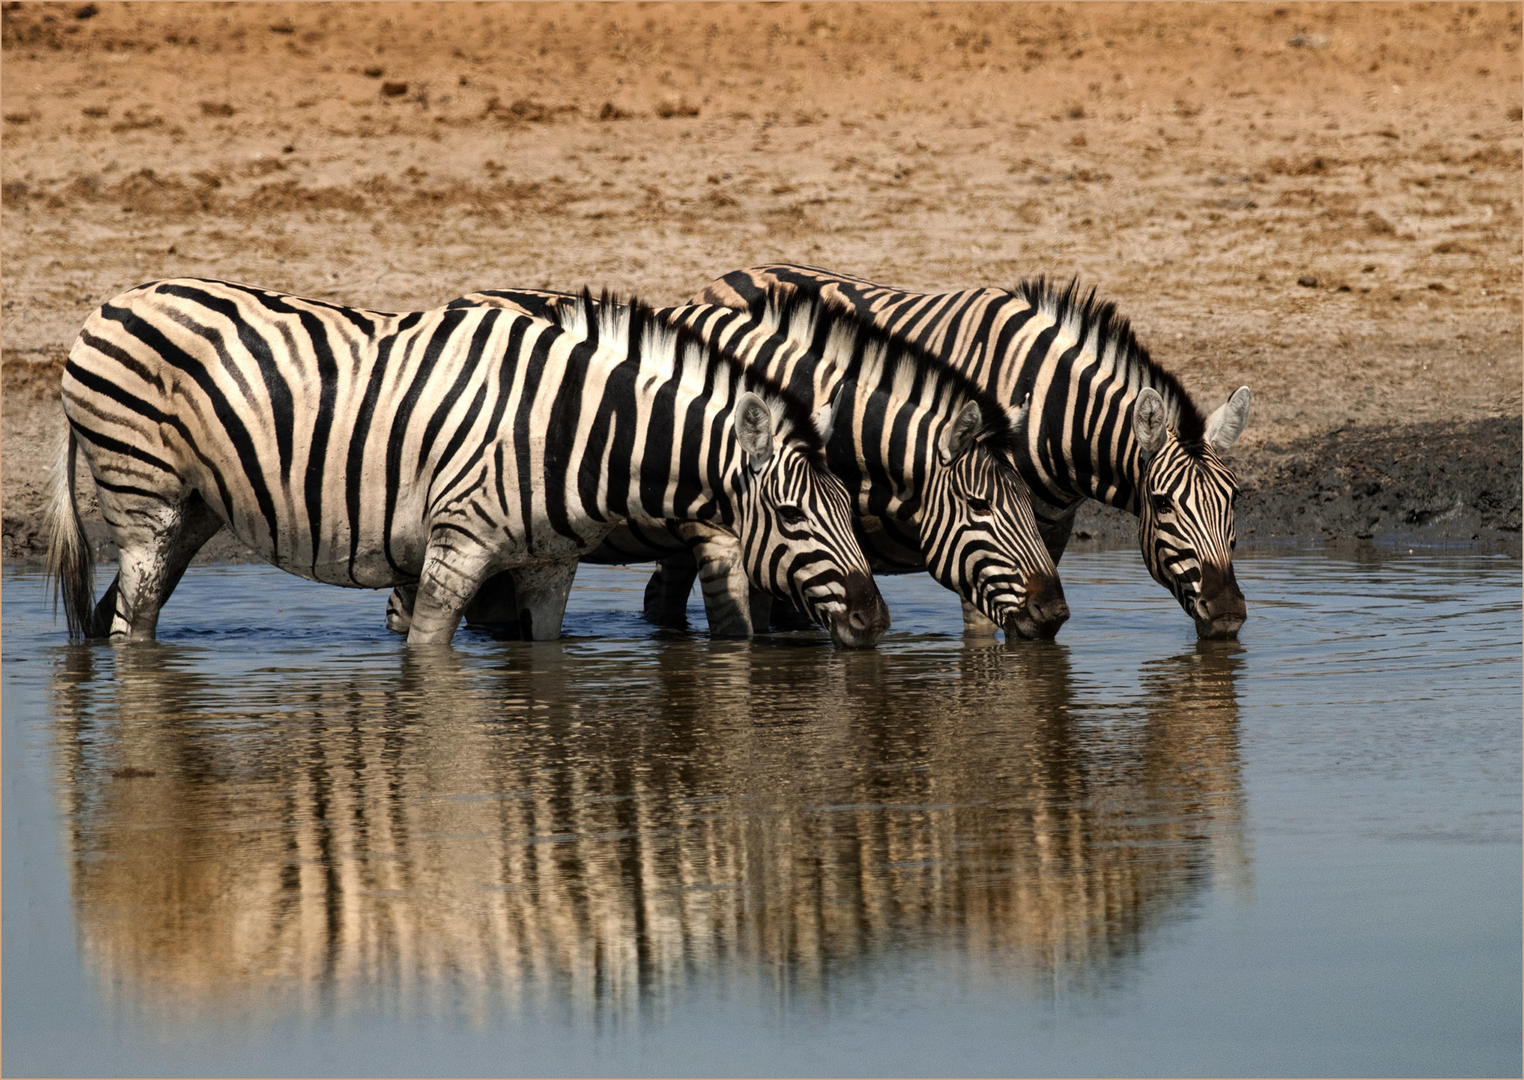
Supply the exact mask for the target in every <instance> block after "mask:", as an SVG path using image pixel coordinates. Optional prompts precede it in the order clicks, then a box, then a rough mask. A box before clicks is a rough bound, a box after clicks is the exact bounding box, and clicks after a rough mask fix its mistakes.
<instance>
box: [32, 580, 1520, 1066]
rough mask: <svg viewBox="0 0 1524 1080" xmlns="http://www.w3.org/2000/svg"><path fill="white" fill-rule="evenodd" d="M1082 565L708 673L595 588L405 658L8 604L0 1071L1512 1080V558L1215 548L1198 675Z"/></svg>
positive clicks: (306, 624)
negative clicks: (1057, 624) (562, 635)
mask: <svg viewBox="0 0 1524 1080" xmlns="http://www.w3.org/2000/svg"><path fill="white" fill-rule="evenodd" d="M1063 569H1064V573H1065V583H1066V589H1067V591H1068V594H1069V599H1070V602H1071V605H1072V607H1073V608H1074V609H1075V611H1076V615H1075V617H1074V619H1073V620H1072V621H1071V622H1070V624H1069V625H1068V626H1066V627H1065V629H1064V631H1063V633H1062V634H1061V635H1060V638H1059V640H1058V641H1057V642H1055V643H1030V642H1029V643H1017V644H1015V645H1012V646H1010V647H1006V646H1003V645H998V644H990V643H972V642H965V641H964V640H963V638H962V636H961V633H960V626H959V619H958V612H957V605H956V603H953V602H950V600H951V597H950V596H948V595H947V594H945V593H943V592H942V591H941V590H940V589H939V588H938V587H937V586H935V585H934V583H932V582H931V581H930V579H929V578H925V577H923V576H915V577H904V578H898V579H890V580H888V581H886V582H884V591H885V595H886V598H887V599H888V600H889V603H890V606H891V609H892V610H893V613H894V619H895V628H894V630H892V631H891V633H890V636H889V637H888V639H887V640H885V641H884V642H883V643H882V645H881V646H880V647H879V648H878V649H876V650H872V651H867V652H858V653H850V652H843V651H838V650H834V649H832V648H831V647H830V646H829V644H828V643H826V642H825V641H824V639H823V638H821V637H818V636H814V635H809V634H804V635H789V636H783V637H780V638H778V639H776V640H770V641H768V640H759V641H757V642H753V643H750V644H746V643H733V642H710V641H708V640H707V639H705V638H704V637H703V636H702V635H701V634H691V635H690V634H681V633H672V632H660V631H655V630H652V629H651V628H649V627H648V626H646V625H645V624H644V623H643V622H642V621H641V620H640V619H639V617H638V614H637V613H638V610H639V598H640V589H641V586H642V584H643V581H644V574H643V572H642V571H640V570H638V569H618V568H615V569H605V570H596V569H590V570H585V571H584V573H583V574H582V576H581V578H580V580H579V588H578V589H577V591H576V593H575V594H574V597H573V604H572V608H571V610H570V613H569V617H568V629H569V636H568V637H567V639H566V640H564V641H562V642H556V643H540V644H524V643H499V642H493V641H491V640H488V639H486V638H483V637H477V636H472V635H463V636H460V637H458V638H457V647H456V648H454V649H452V650H448V651H446V652H443V653H440V652H429V653H428V654H426V655H425V654H421V653H420V654H410V653H409V651H408V650H407V649H406V648H405V647H404V646H403V645H402V644H401V642H400V641H399V640H398V639H396V638H394V637H393V636H392V635H390V634H388V633H387V632H386V631H385V630H384V629H383V628H382V626H381V618H382V611H383V607H384V595H383V594H379V593H359V592H348V591H345V590H339V589H333V588H327V587H323V586H315V585H310V584H308V583H305V582H302V581H299V580H297V579H295V578H292V577H288V576H286V575H283V574H281V573H279V572H277V571H273V570H268V569H266V568H263V567H227V568H206V569H199V570H197V569H193V570H192V572H191V573H190V575H189V576H188V577H187V579H186V581H185V583H184V584H183V585H182V586H181V588H180V590H179V591H178V592H177V593H176V595H175V597H174V598H173V600H172V601H171V603H170V605H169V607H168V608H166V610H165V613H164V617H163V621H162V622H161V639H162V640H161V642H160V643H159V644H156V645H146V646H134V647H129V648H116V649H113V648H111V647H106V646H93V647H84V646H70V645H68V644H66V643H65V641H64V636H63V631H62V628H61V626H60V625H58V624H56V623H55V622H54V621H53V619H52V617H51V612H50V609H49V603H48V601H47V599H46V598H45V597H44V594H43V592H42V589H41V584H40V582H39V580H38V578H37V577H36V576H35V575H27V574H20V573H8V574H7V575H6V577H5V579H4V585H5V594H4V599H5V608H4V627H5V640H4V681H3V693H4V698H3V710H4V716H5V723H4V747H3V749H4V756H3V795H4V867H3V869H4V885H5V890H4V899H5V905H4V978H5V989H6V991H7V993H6V994H5V997H4V1032H3V1035H4V1041H3V1049H4V1061H3V1064H4V1070H5V1072H6V1073H7V1074H8V1075H13V1076H19V1075H37V1074H49V1073H51V1074H64V1075H123V1074H149V1075H166V1076H167V1075H219V1074H221V1075H228V1074H235V1075H236V1074H253V1075H269V1076H278V1075H321V1074H366V1075H388V1074H404V1075H431V1074H432V1075H461V1074H488V1075H512V1074H533V1075H566V1074H571V1075H596V1074H610V1073H613V1074H621V1073H623V1074H668V1075H680V1074H695V1073H697V1074H710V1075H726V1074H732V1075H733V1074H752V1075H755V1074H764V1075H790V1074H809V1075H821V1074H825V1075H863V1074H895V1075H928V1076H930V1075H949V1074H951V1075H965V1076H968V1075H980V1074H1024V1073H1026V1074H1032V1073H1035V1074H1043V1075H1062V1074H1139V1075H1143V1074H1169V1075H1192V1074H1221V1075H1231V1074H1253V1075H1275V1074H1309V1073H1311V1074H1321V1075H1341V1074H1346V1075H1347V1074H1359V1075H1383V1074H1387V1075H1392V1074H1418V1075H1441V1074H1443V1075H1467V1074H1492V1075H1518V1074H1519V1073H1520V1070H1521V1060H1520V1047H1521V1030H1520V1015H1521V1000H1520V976H1521V951H1520V950H1521V945H1520V912H1521V898H1520V881H1521V872H1524V867H1521V859H1520V851H1521V837H1520V803H1521V785H1520V761H1521V746H1520V702H1521V680H1520V671H1521V645H1520V639H1521V617H1520V569H1519V566H1518V564H1517V562H1516V560H1514V559H1511V558H1506V557H1485V556H1471V555H1453V554H1451V555H1442V556H1436V555H1407V556H1403V555H1400V554H1398V553H1396V552H1387V553H1385V554H1382V555H1371V556H1368V557H1365V558H1361V559H1351V558H1348V557H1337V556H1330V555H1327V554H1324V553H1322V552H1304V553H1297V552H1282V553H1261V554H1259V555H1258V557H1250V558H1242V559H1241V560H1240V567H1239V577H1240V580H1241V582H1242V584H1243V586H1244V590H1245V592H1246V593H1247V595H1248V596H1249V598H1250V605H1251V609H1250V610H1251V620H1250V622H1249V623H1248V624H1247V625H1246V626H1245V629H1244V631H1243V634H1242V640H1241V641H1240V642H1237V643H1234V642H1227V643H1204V644H1201V645H1198V644H1197V643H1196V642H1195V641H1194V639H1193V637H1192V632H1191V628H1190V624H1189V621H1188V620H1187V619H1186V618H1185V617H1184V616H1183V615H1182V614H1181V613H1180V612H1179V611H1178V610H1177V609H1175V608H1174V606H1173V605H1172V603H1171V602H1170V601H1169V599H1168V597H1166V596H1165V594H1164V593H1163V591H1162V590H1160V589H1158V588H1157V587H1156V586H1155V585H1153V584H1152V583H1151V582H1149V581H1148V580H1147V579H1146V575H1145V574H1144V573H1143V571H1142V568H1141V565H1140V561H1139V559H1138V557H1137V555H1136V554H1135V553H1132V552H1116V553H1103V554H1098V555H1073V556H1070V557H1069V558H1066V559H1065V560H1064V564H1063ZM611 605H612V607H613V612H612V614H610V613H609V611H608V608H609V607H610V606H611ZM694 613H695V616H697V614H698V611H697V607H696V606H695V608H694Z"/></svg>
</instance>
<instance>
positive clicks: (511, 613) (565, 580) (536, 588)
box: [386, 559, 577, 641]
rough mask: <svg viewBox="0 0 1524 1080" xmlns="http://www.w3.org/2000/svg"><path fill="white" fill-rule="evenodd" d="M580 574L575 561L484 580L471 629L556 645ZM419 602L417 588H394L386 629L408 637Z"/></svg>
mask: <svg viewBox="0 0 1524 1080" xmlns="http://www.w3.org/2000/svg"><path fill="white" fill-rule="evenodd" d="M576 573H577V562H576V560H575V559H572V560H563V561H557V562H554V563H537V564H535V565H533V566H523V567H519V568H517V569H514V570H503V571H500V572H499V573H496V574H494V575H492V576H491V577H490V578H488V579H487V580H486V581H485V582H483V583H482V586H481V588H479V589H477V590H476V594H475V595H474V596H473V597H472V598H471V600H470V602H469V603H467V604H466V607H465V612H464V615H465V621H466V625H468V626H478V627H482V628H484V629H486V630H488V631H490V632H491V633H492V634H493V635H494V636H496V637H499V638H502V639H504V640H509V641H554V640H555V639H556V638H558V637H560V636H561V622H562V620H563V619H564V618H565V616H566V601H567V597H568V596H569V595H570V594H571V587H572V581H573V580H574V578H575V577H576ZM417 602H418V586H417V585H415V584H407V585H398V586H397V587H396V588H394V589H393V590H392V594H391V596H390V597H389V598H388V599H387V601H386V628H387V629H388V630H392V631H395V632H396V633H399V634H406V633H408V632H409V631H410V629H411V628H412V624H413V609H414V607H415V606H416V604H417Z"/></svg>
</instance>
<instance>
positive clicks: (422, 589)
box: [407, 530, 496, 645]
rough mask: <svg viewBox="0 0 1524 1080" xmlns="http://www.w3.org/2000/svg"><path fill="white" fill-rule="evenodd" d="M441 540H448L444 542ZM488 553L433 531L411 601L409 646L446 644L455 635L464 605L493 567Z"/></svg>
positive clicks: (458, 537)
mask: <svg viewBox="0 0 1524 1080" xmlns="http://www.w3.org/2000/svg"><path fill="white" fill-rule="evenodd" d="M442 538H448V542H445V540H444V539H442ZM491 558H492V556H491V554H490V553H489V552H488V551H487V550H486V549H484V548H482V547H480V546H479V545H477V544H475V543H472V542H470V541H463V540H462V537H461V535H460V534H459V533H458V532H450V531H446V530H436V531H435V533H434V535H433V536H431V537H430V539H429V546H428V550H427V551H426V552H425V554H424V559H423V573H422V574H420V575H419V578H418V591H417V595H416V598H415V599H414V601H413V619H412V624H411V625H410V626H409V627H408V632H407V643H408V644H409V645H433V644H440V645H447V644H449V642H450V639H451V638H453V637H454V636H455V628H456V627H457V626H459V625H460V620H461V616H462V615H464V614H465V611H466V605H467V604H469V603H470V602H471V598H472V597H474V596H475V595H476V590H477V589H479V588H481V585H482V582H484V581H486V580H487V578H488V576H489V575H490V574H491V573H492V571H493V570H494V569H496V567H494V566H492V565H491Z"/></svg>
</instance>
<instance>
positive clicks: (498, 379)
mask: <svg viewBox="0 0 1524 1080" xmlns="http://www.w3.org/2000/svg"><path fill="white" fill-rule="evenodd" d="M589 303H590V302H589ZM62 389H63V403H64V412H65V415H66V417H67V420H68V429H67V437H66V441H65V443H64V446H63V449H62V452H61V455H60V459H59V462H58V469H57V472H56V484H55V496H54V499H53V501H52V506H51V510H50V514H49V530H50V536H51V540H50V544H49V554H48V568H49V572H50V574H51V576H52V577H53V578H54V579H55V580H56V581H57V583H58V586H59V588H60V591H61V593H62V596H63V601H64V609H65V614H66V618H67V620H68V624H69V628H70V631H71V633H73V634H79V635H83V636H86V637H110V638H112V639H114V640H128V639H151V638H152V637H154V635H155V632H156V628H157V624H158V618H159V611H160V609H161V608H162V606H163V604H164V602H165V601H166V600H167V599H168V597H169V595H170V593H171V592H172V591H173V590H174V588H175V585H176V584H177V583H178V582H179V579H180V577H181V575H182V574H183V573H184V571H185V568H186V565H187V564H188V563H189V561H190V559H191V557H192V556H193V555H194V554H195V552H196V551H197V550H198V549H199V548H200V547H201V546H202V545H203V544H204V543H205V542H206V541H207V540H209V539H210V538H211V537H212V536H213V535H214V534H215V533H216V532H218V531H219V530H220V529H221V528H223V527H224V526H226V527H228V528H230V529H231V530H232V531H233V532H234V533H235V534H236V535H237V536H238V537H239V538H240V539H241V540H242V541H244V542H245V543H246V544H248V545H249V546H250V547H251V548H252V549H253V550H254V551H255V552H256V553H258V554H259V555H261V556H262V557H264V558H265V559H267V560H268V561H270V562H271V563H273V564H274V565H276V566H278V567H280V568H282V569H284V570H288V571H290V572H292V573H295V574H298V575H300V576H303V577H307V578H311V579H313V580H316V581H323V582H329V583H333V584H339V585H347V586H357V587H370V588H378V587H379V588H384V587H387V586H396V585H399V584H410V583H416V595H415V598H414V602H413V604H412V609H411V612H410V626H409V629H408V641H409V643H410V644H420V643H429V642H446V641H449V640H450V638H451V637H452V635H453V633H454V631H455V628H456V626H457V624H458V623H459V621H460V618H461V615H462V613H463V611H464V609H465V607H466V605H467V604H468V603H469V602H470V601H471V599H472V598H473V596H475V595H476V593H477V591H478V589H479V588H480V586H481V585H482V583H483V582H484V581H486V580H487V579H488V578H490V577H492V576H493V575H495V574H497V573H500V572H507V573H508V574H509V575H510V577H511V576H512V575H514V574H516V573H517V574H520V575H521V578H520V579H519V580H516V581H515V584H516V585H517V586H518V587H519V589H520V592H521V594H522V593H527V594H530V597H531V598H530V603H531V604H533V603H536V602H541V601H543V603H545V604H547V605H549V606H554V604H555V603H556V598H557V597H559V602H560V603H562V604H564V598H565V587H566V586H569V584H570V581H571V576H572V573H573V572H574V571H575V567H576V562H577V559H578V558H579V557H580V556H582V555H584V554H586V553H588V552H590V551H592V550H594V549H596V548H598V547H599V545H601V544H602V543H603V542H604V541H605V540H606V539H607V538H608V537H609V535H610V534H611V533H612V532H614V531H615V530H616V529H617V528H621V527H627V528H630V529H634V530H643V531H646V532H653V533H654V532H660V531H668V532H671V531H673V530H677V531H682V530H687V532H688V533H690V534H691V535H693V536H695V537H699V538H700V540H699V541H698V544H699V546H700V547H702V549H703V551H704V558H705V559H706V560H707V563H708V565H710V566H711V567H714V568H716V569H715V573H716V575H717V576H719V577H722V578H726V579H728V580H733V579H735V578H736V577H737V576H741V577H743V578H744V576H745V575H746V574H747V573H748V571H750V572H752V573H754V574H756V575H757V576H758V577H759V578H760V579H761V580H759V584H764V585H766V586H767V587H770V588H777V589H779V590H781V591H783V592H784V593H785V595H789V596H791V597H797V598H798V599H799V601H800V602H801V604H802V606H803V607H804V608H805V610H807V611H808V612H810V613H811V614H812V615H813V616H814V617H816V618H818V619H819V620H820V621H821V622H822V623H823V624H825V625H827V626H829V628H830V629H831V632H832V636H833V638H834V639H835V640H836V641H838V642H840V643H841V644H844V645H871V644H873V643H874V642H875V641H876V640H877V639H878V637H879V636H880V635H881V634H882V633H883V632H884V630H885V629H886V628H887V626H888V613H887V609H886V608H885V607H884V604H883V600H882V598H881V597H880V596H879V594H878V591H877V589H876V588H875V587H874V585H873V583H872V579H871V571H870V568H869V565H868V562H867V560H866V558H865V557H864V555H863V553H862V551H861V549H860V548H859V547H858V545H857V542H856V540H855V538H854V536H853V533H852V522H851V519H850V514H849V506H850V504H849V501H848V499H847V495H846V492H845V490H844V489H843V488H842V487H841V485H840V482H839V481H837V480H836V479H835V478H834V477H832V476H831V475H830V474H829V473H828V472H827V471H826V469H825V450H824V445H823V442H822V440H821V436H820V432H819V430H818V429H817V427H816V424H817V422H818V421H817V416H818V415H819V413H820V412H821V411H822V410H823V409H824V408H825V407H824V406H820V405H818V404H817V403H815V402H809V403H802V402H800V401H799V400H798V399H796V398H795V397H794V396H793V395H791V394H789V393H788V392H786V391H784V390H782V389H781V388H780V387H778V386H776V385H773V384H771V383H769V382H767V381H766V380H765V379H763V378H761V377H760V376H758V375H755V374H751V373H748V372H747V371H746V370H745V369H744V368H742V367H741V366H740V365H738V364H736V363H735V362H734V361H733V360H732V359H731V358H729V357H727V356H726V355H725V354H724V353H723V352H722V351H721V350H719V349H717V348H715V347H713V346H711V345H709V344H707V343H705V342H703V341H702V340H699V339H698V338H696V337H694V336H693V335H691V334H684V333H682V332H681V331H679V330H678V329H675V328H673V327H670V326H667V325H666V324H664V323H660V322H658V321H657V320H654V319H652V318H651V317H650V312H649V309H646V308H645V307H644V306H642V305H639V304H630V305H624V306H619V307H617V308H616V307H614V306H608V307H607V308H606V309H604V310H602V311H600V314H599V317H598V318H597V319H594V320H591V321H590V323H589V325H588V326H587V327H586V328H585V332H584V333H582V334H577V333H573V332H570V331H568V330H567V329H565V328H563V327H561V326H557V325H554V324H551V323H549V322H546V321H544V320H539V319H534V318H531V317H528V316H525V315H520V314H516V313H513V312H509V311H504V310H499V309H491V308H478V309H473V310H459V309H444V308H440V309H435V310H433V311H425V312H410V313H405V314H393V313H387V312H376V311H366V310H361V309H354V308H344V307H340V306H337V305H334V304H329V303H326V302H323V301H317V300H308V299H303V298H300V297H295V296H288V295H283V294H279V293H274V292H270V291H267V290H262V289H256V288H251V287H248V286H243V285H237V284H232V283H228V282H216V281H204V280H193V279H183V280H174V281H162V282H154V283H150V284H148V285H144V286H140V287H139V288H136V289H133V290H130V291H128V292H126V293H124V294H122V295H121V296H119V297H117V298H115V299H113V300H111V301H109V302H108V303H106V304H104V305H102V306H101V307H100V308H99V309H97V310H96V311H95V312H94V313H93V314H92V315H91V316H90V318H89V319H88V320H87V321H86V323H85V326H84V328H83V329H82V330H81V332H80V335H79V337H78V339H77V340H76V342H75V344H74V346H73V348H72V349H71V351H70V354H69V359H68V362H67V364H66V366H65V371H64V379H63V388H62ZM812 406H814V407H815V408H814V409H813V410H812ZM80 457H83V458H84V460H85V461H86V462H87V464H88V466H89V469H90V472H91V473H92V474H93V476H94V478H95V481H96V488H97V492H98V495H99V499H100V504H101V512H102V516H103V517H104V518H105V520H106V524H107V528H108V530H109V532H110V535H111V537H112V539H113V540H115V542H116V544H117V546H118V548H119V551H120V560H119V564H118V570H117V576H116V579H115V580H114V581H113V582H112V584H111V586H110V588H108V589H107V591H106V594H105V595H104V596H103V597H102V598H101V600H100V602H99V603H98V604H97V603H95V602H94V599H93V595H92V593H93V586H92V572H93V563H92V556H91V551H90V547H89V545H88V543H87V542H86V539H85V537H84V532H83V526H82V523H81V520H80V516H79V510H78V504H77V498H76V496H77V492H76V483H77V464H78V458H80ZM796 514H797V515H802V520H801V519H800V518H796V517H795V515H796ZM784 519H788V522H789V523H788V525H787V527H786V528H785V526H784V524H783V522H784ZM764 521H765V522H777V524H769V523H764ZM801 551H803V552H805V553H806V554H807V557H804V556H801V555H800V554H799V552H801ZM764 569H765V570H766V571H767V573H766V575H765V576H764V575H763V570H764ZM537 590H539V591H540V592H542V593H543V594H544V597H542V598H540V599H539V600H537V599H536V597H535V596H534V594H535V593H536V591H537ZM559 622H560V613H559V611H557V612H555V615H554V618H543V619H541V620H540V623H541V625H545V626H548V625H551V624H554V625H555V626H556V627H557V629H558V628H559Z"/></svg>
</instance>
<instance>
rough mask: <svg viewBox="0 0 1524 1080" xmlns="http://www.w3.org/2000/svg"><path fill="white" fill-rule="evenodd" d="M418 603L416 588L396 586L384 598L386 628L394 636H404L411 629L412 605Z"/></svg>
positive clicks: (415, 586)
mask: <svg viewBox="0 0 1524 1080" xmlns="http://www.w3.org/2000/svg"><path fill="white" fill-rule="evenodd" d="M417 602H418V586H417V585H415V584H407V585H398V586H396V587H395V588H394V589H392V594H391V595H390V596H388V597H387V598H386V628H387V629H388V630H390V631H391V632H392V633H394V634H406V633H407V632H408V631H409V630H411V629H412V628H413V605H414V604H415V603H417Z"/></svg>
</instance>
